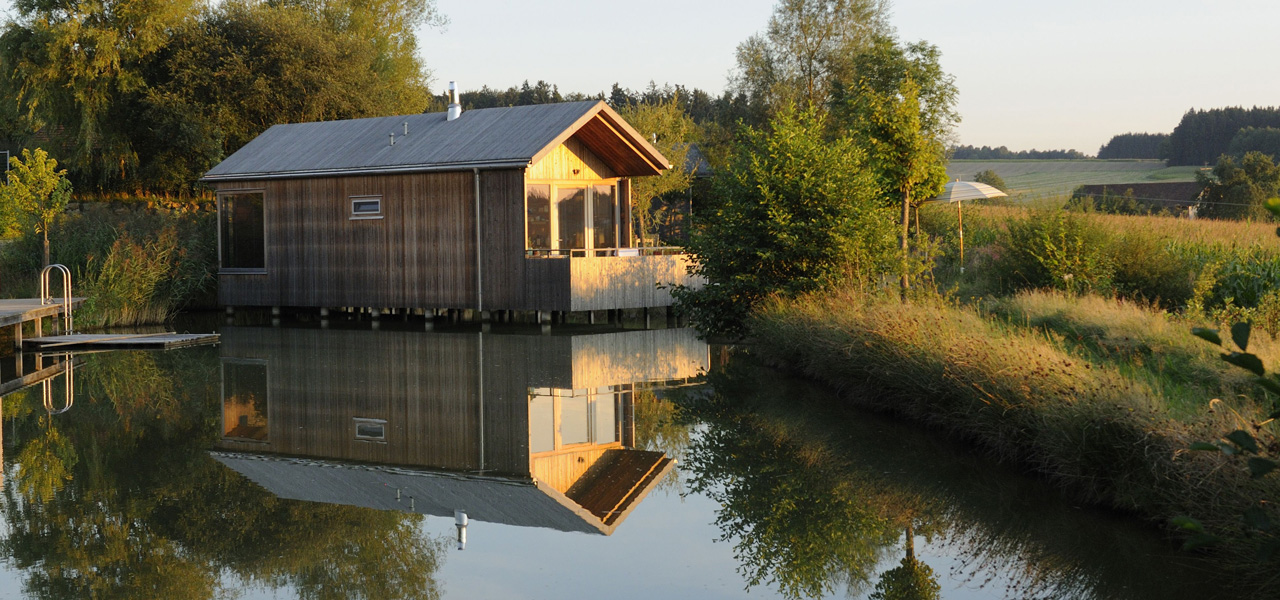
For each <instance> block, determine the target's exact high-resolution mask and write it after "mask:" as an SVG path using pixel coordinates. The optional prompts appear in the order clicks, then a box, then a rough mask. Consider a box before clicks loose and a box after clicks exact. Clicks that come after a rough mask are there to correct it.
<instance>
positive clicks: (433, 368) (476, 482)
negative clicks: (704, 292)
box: [216, 327, 708, 534]
mask: <svg viewBox="0 0 1280 600" xmlns="http://www.w3.org/2000/svg"><path fill="white" fill-rule="evenodd" d="M221 352H222V356H223V359H222V365H223V428H222V431H223V437H222V438H221V440H220V441H219V442H218V444H217V446H218V448H219V450H221V451H235V452H219V453H217V454H216V456H217V457H218V458H219V460H221V461H222V462H223V463H225V464H227V465H228V466H231V467H233V468H235V469H236V470H238V471H240V472H242V473H244V474H245V475H246V476H248V477H249V478H251V479H253V480H254V481H256V482H258V483H260V484H261V485H263V486H264V487H266V488H267V489H268V490H271V491H272V492H274V493H277V494H279V495H281V496H284V497H290V498H296V499H305V500H315V501H325V502H341V503H345V504H356V505H361V506H371V507H377V508H395V507H399V508H400V509H402V510H407V509H408V508H407V506H408V505H407V504H397V503H396V502H395V500H394V498H392V497H389V496H388V494H391V495H394V491H395V490H396V489H397V488H398V489H401V490H402V494H401V495H402V500H404V498H407V496H408V495H412V496H414V498H415V502H416V503H417V505H416V506H415V510H417V511H418V512H428V513H431V514H439V515H443V516H451V515H452V514H453V510H454V509H464V510H466V511H467V513H468V514H469V515H470V516H471V518H473V519H480V520H482V521H493V522H500V523H509V524H516V525H540V526H547V527H555V528H558V529H566V530H573V531H595V532H601V533H606V534H608V533H611V532H612V531H613V528H614V527H616V526H617V524H618V523H620V522H621V521H622V519H624V518H625V517H626V515H627V514H628V513H629V512H630V510H631V509H632V508H633V507H634V506H635V505H636V503H637V502H638V501H639V500H640V499H641V498H643V497H644V496H645V495H646V494H647V493H648V492H649V490H650V489H652V487H653V486H654V485H656V484H657V482H658V481H659V480H660V479H661V478H662V477H663V476H664V475H665V474H666V472H667V471H668V470H669V469H670V468H671V459H669V458H667V457H666V456H665V455H663V454H662V453H659V452H648V451H643V450H637V449H634V447H633V446H634V445H635V440H634V433H633V431H634V424H633V423H632V396H633V393H634V388H635V386H637V385H643V384H645V383H646V382H669V381H673V380H684V379H687V378H689V377H693V376H696V375H698V374H699V373H701V372H704V371H705V370H706V368H707V360H708V357H707V346H706V345H705V344H703V343H702V342H699V341H698V340H697V339H696V338H694V337H693V336H692V334H690V333H689V332H687V331H684V330H651V331H628V332H620V333H609V334H596V335H585V336H572V337H570V336H539V335H533V336H519V335H492V334H485V333H469V334H463V333H449V334H428V333H417V332H403V331H401V332H397V331H363V330H312V329H278V328H273V329H256V328H236V327H228V328H226V329H224V330H223V332H222V346H221ZM298 457H305V460H300V459H299V458H298ZM314 459H322V460H323V462H317V461H316V460H314ZM411 492H412V493H411ZM443 499H450V500H449V502H444V500H443ZM404 502H406V503H407V500H404ZM459 502H460V503H462V504H463V505H455V504H457V503H459ZM437 504H439V505H438V506H437Z"/></svg>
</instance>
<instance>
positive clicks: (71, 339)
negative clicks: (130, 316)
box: [22, 332, 219, 352]
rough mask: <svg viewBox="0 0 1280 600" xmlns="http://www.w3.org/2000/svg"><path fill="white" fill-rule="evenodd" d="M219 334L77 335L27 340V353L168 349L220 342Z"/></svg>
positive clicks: (23, 342)
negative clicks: (30, 351)
mask: <svg viewBox="0 0 1280 600" xmlns="http://www.w3.org/2000/svg"><path fill="white" fill-rule="evenodd" d="M218 339H219V336H218V334H216V333H174V332H168V333H134V334H129V333H126V334H110V333H98V334H95V333H76V334H70V335H53V336H48V337H36V338H28V339H25V340H23V341H22V347H23V349H24V350H32V351H36V352H47V351H50V350H55V351H57V352H71V351H83V350H169V349H172V348H183V347H186V346H201V345H205V344H216V343H218Z"/></svg>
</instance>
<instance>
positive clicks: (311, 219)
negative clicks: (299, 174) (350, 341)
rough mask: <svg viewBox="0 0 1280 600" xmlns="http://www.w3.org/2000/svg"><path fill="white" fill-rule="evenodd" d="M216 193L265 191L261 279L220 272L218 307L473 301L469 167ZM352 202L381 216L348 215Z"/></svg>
mask: <svg viewBox="0 0 1280 600" xmlns="http://www.w3.org/2000/svg"><path fill="white" fill-rule="evenodd" d="M218 187H219V189H224V190H226V189H249V188H259V189H263V190H265V194H264V199H263V202H264V208H263V210H264V213H265V214H264V217H265V231H266V243H267V257H266V263H267V264H266V266H267V269H266V270H267V273H266V274H265V275H261V274H234V275H233V274H222V275H220V276H219V291H218V297H219V301H221V302H222V303H223V304H229V305H248V306H373V307H429V308H471V307H474V305H475V302H476V285H475V280H476V274H475V252H476V244H475V205H474V201H475V200H474V194H475V191H474V189H475V188H474V178H473V175H472V173H471V172H469V171H468V172H446V173H415V174H404V175H374V176H354V177H325V178H314V179H280V180H271V181H257V182H254V181H250V182H237V183H222V184H218ZM351 196H380V197H381V198H382V218H380V219H352V218H351V200H350V197H351ZM522 222H523V221H522Z"/></svg>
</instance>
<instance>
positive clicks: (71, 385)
mask: <svg viewBox="0 0 1280 600" xmlns="http://www.w3.org/2000/svg"><path fill="white" fill-rule="evenodd" d="M62 358H63V360H62V365H63V367H62V368H63V370H62V374H63V375H66V385H65V386H63V394H64V395H65V399H64V400H63V401H62V408H54V405H53V380H52V379H46V380H44V381H41V382H40V394H41V396H43V399H44V409H45V411H46V412H48V413H49V416H53V415H60V414H62V413H64V412H67V411H69V410H71V405H72V404H74V403H75V396H76V389H75V356H74V355H72V354H70V353H68V354H64V355H62Z"/></svg>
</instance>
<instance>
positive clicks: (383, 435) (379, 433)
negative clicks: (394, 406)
mask: <svg viewBox="0 0 1280 600" xmlns="http://www.w3.org/2000/svg"><path fill="white" fill-rule="evenodd" d="M353 421H355V427H356V439H357V440H369V441H374V442H382V441H386V439H387V422H386V421H383V420H382V419H360V418H356V419H353Z"/></svg>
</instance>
